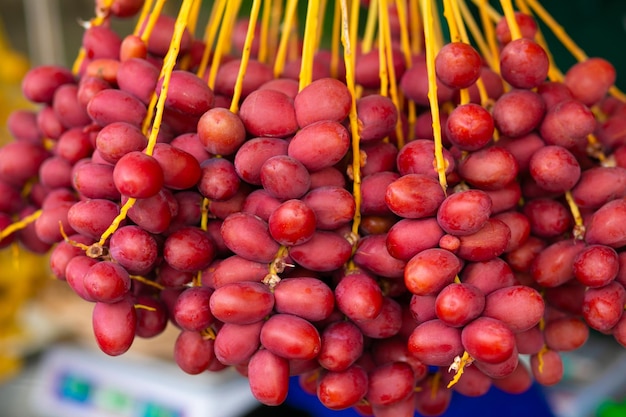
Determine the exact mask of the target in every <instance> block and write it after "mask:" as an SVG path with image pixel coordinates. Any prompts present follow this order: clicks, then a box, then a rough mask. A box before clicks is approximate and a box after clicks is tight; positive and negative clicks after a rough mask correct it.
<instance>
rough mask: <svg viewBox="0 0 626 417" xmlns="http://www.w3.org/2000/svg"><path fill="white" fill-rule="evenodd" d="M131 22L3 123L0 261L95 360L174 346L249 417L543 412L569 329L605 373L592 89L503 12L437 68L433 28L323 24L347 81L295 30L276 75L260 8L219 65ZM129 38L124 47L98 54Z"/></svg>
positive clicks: (530, 20) (614, 220)
mask: <svg viewBox="0 0 626 417" xmlns="http://www.w3.org/2000/svg"><path fill="white" fill-rule="evenodd" d="M145 3H146V4H144V1H141V0H112V1H106V0H99V1H97V2H96V4H97V11H98V15H97V18H95V19H94V20H93V21H92V22H91V24H90V25H89V27H88V28H87V29H86V30H85V33H84V37H83V42H82V49H81V53H80V54H79V59H78V60H77V62H76V65H75V68H74V69H73V70H69V69H67V68H63V67H59V66H50V65H44V66H40V67H37V68H33V69H32V70H31V71H29V72H28V74H27V75H26V76H25V77H24V80H23V93H24V96H25V97H26V98H28V99H29V100H30V101H32V102H33V103H37V104H39V105H40V108H39V109H38V110H36V111H30V110H19V111H15V112H13V113H12V114H11V116H10V117H9V120H8V127H9V129H10V131H11V133H12V135H13V137H14V141H13V142H11V143H9V144H7V145H6V146H4V147H2V148H1V149H0V192H1V194H2V195H3V197H4V198H3V199H2V201H0V230H1V232H0V233H2V234H1V235H0V238H1V240H0V244H1V245H2V247H7V246H8V245H10V244H12V243H18V244H19V245H20V247H21V248H23V249H26V250H29V251H32V252H36V253H41V254H43V253H48V252H50V268H51V270H52V272H53V274H54V275H55V276H56V277H57V278H58V279H60V280H65V281H66V282H67V284H68V285H69V286H70V287H71V288H72V289H73V290H74V291H75V292H76V294H77V295H78V296H80V297H82V298H83V299H84V300H86V301H87V302H91V303H93V305H94V309H93V322H92V323H93V331H94V335H95V339H96V341H97V343H98V345H99V346H100V348H101V349H102V351H104V352H105V353H107V354H109V355H120V354H123V353H124V352H126V351H127V350H128V349H129V348H130V346H131V344H132V343H133V340H134V338H135V337H142V338H150V337H153V336H155V335H157V334H160V333H161V332H162V331H163V330H164V329H165V327H166V326H168V325H170V326H176V327H177V328H178V329H180V335H179V336H178V338H177V340H176V342H175V345H174V347H173V351H174V353H173V357H174V359H175V361H176V363H177V364H178V365H179V366H180V368H181V369H183V370H184V371H185V372H187V373H190V374H197V373H201V372H205V371H207V370H209V371H220V370H222V369H225V368H227V367H235V368H236V369H237V370H238V371H239V372H240V373H241V374H243V375H245V376H247V377H248V379H249V382H250V388H251V391H252V393H253V394H254V396H255V397H256V398H257V399H258V400H259V401H260V402H262V403H264V404H268V405H277V404H280V403H282V402H283V401H284V400H285V398H286V396H287V389H288V381H289V378H290V377H291V376H296V375H298V376H299V377H300V381H301V385H302V386H303V387H304V388H305V389H306V390H307V391H310V392H311V393H315V394H316V395H317V396H318V398H319V400H320V401H321V402H322V403H323V404H324V405H325V406H327V407H328V408H330V409H344V408H349V407H354V408H356V409H357V410H358V411H359V412H360V413H362V414H364V415H372V414H373V415H376V416H378V417H382V416H394V417H397V416H411V415H413V414H414V412H415V410H417V411H418V412H419V413H421V414H423V415H439V414H441V413H443V412H444V411H445V409H446V408H447V406H448V404H449V402H450V400H451V395H452V392H453V391H456V392H459V393H462V394H464V395H468V396H480V395H483V394H485V393H486V392H487V391H488V390H489V388H490V387H491V386H492V385H493V386H496V387H498V388H500V389H502V390H504V391H506V392H510V393H521V392H523V391H525V390H526V389H528V387H529V386H530V384H531V383H532V381H533V380H536V381H537V382H539V383H541V384H544V385H552V384H556V383H558V382H559V381H560V379H561V377H562V375H563V363H562V361H561V356H560V354H559V352H563V351H570V350H574V349H577V348H579V347H581V346H582V345H583V344H584V343H585V341H586V340H587V338H588V336H589V332H590V328H591V329H593V330H596V331H599V332H602V333H605V334H607V335H612V336H613V337H614V338H615V339H616V340H617V342H619V343H620V344H622V345H626V316H624V315H623V311H624V306H625V304H626V290H625V286H626V251H624V247H625V246H626V200H625V199H624V197H625V196H626V137H625V136H624V134H623V130H624V124H625V123H626V106H625V105H624V101H623V100H622V99H621V96H620V94H619V91H616V90H615V87H613V84H614V82H615V78H616V74H615V70H614V68H613V66H612V65H611V64H610V63H609V62H607V61H606V60H604V59H601V58H586V59H581V61H580V62H579V63H577V64H576V65H574V66H572V67H571V68H569V69H568V70H567V71H566V73H565V74H561V73H559V72H558V70H557V69H556V68H555V67H554V64H553V63H552V62H551V58H550V55H549V51H548V50H547V49H546V47H545V45H543V44H542V42H541V36H540V35H541V34H540V33H539V31H538V27H537V24H536V21H535V19H534V17H533V15H532V14H531V13H530V9H528V10H525V11H523V12H522V11H516V12H514V11H513V9H512V7H511V5H510V2H505V1H503V2H502V5H503V9H504V16H500V15H497V12H496V11H495V10H493V9H491V8H488V5H487V4H486V2H485V1H478V2H477V3H479V4H481V13H482V14H484V16H483V17H485V19H484V21H483V24H484V25H485V28H484V29H483V31H484V33H485V34H487V39H486V41H485V40H484V39H483V41H484V43H489V44H491V45H492V48H486V49H482V50H481V52H480V53H479V52H478V51H477V50H476V49H475V48H474V47H473V46H471V45H470V43H469V42H468V41H467V40H466V38H467V35H466V34H465V26H464V25H463V22H464V21H467V22H470V21H471V20H470V17H469V15H465V14H463V13H462V10H463V7H465V3H464V2H462V1H447V2H445V5H446V10H445V15H446V16H447V18H448V23H449V27H450V35H451V38H452V40H451V41H450V42H448V43H446V44H445V45H444V44H440V45H439V46H437V41H436V39H435V38H437V36H436V35H437V32H436V30H434V27H433V24H432V21H431V20H429V19H428V18H426V19H424V20H423V22H422V21H421V20H419V21H416V16H418V15H419V14H420V13H421V14H422V15H424V16H432V14H433V13H434V11H433V4H432V3H433V2H431V1H422V2H421V3H420V7H418V4H417V3H418V2H408V3H405V2H402V1H397V2H393V3H392V4H391V3H390V4H389V5H388V4H387V2H386V1H383V0H379V1H378V2H362V3H363V5H364V6H367V5H369V13H370V14H373V15H375V14H376V13H378V14H379V16H380V17H379V19H378V32H379V38H380V40H379V43H378V46H377V47H375V46H373V45H372V44H373V42H372V37H369V38H368V35H367V33H368V31H366V34H365V35H363V38H362V39H360V40H359V42H355V39H356V35H355V34H356V33H357V32H356V31H355V30H350V29H349V27H348V26H349V25H347V23H346V22H348V21H351V22H352V20H350V19H348V17H349V16H356V15H358V11H359V10H358V8H359V4H358V2H353V4H354V3H356V7H353V8H352V12H350V10H349V9H348V8H347V7H346V6H347V5H346V2H337V8H336V11H337V13H336V16H337V20H336V22H340V23H342V24H337V25H335V26H334V27H335V28H336V30H337V32H334V33H335V34H337V37H336V39H339V33H341V35H342V38H343V50H344V60H338V59H337V49H333V48H331V49H329V50H324V49H321V48H316V47H315V38H316V36H315V32H314V30H315V28H316V27H317V25H315V24H314V23H313V24H309V23H308V22H309V17H310V16H311V15H313V16H315V15H317V14H318V13H319V11H318V10H315V9H313V10H309V14H308V15H307V25H306V26H307V27H306V29H305V34H304V40H303V42H302V43H299V42H298V39H297V38H293V37H292V39H291V40H290V39H289V36H288V35H287V36H284V37H283V38H281V40H282V39H285V43H283V42H275V45H279V44H280V46H278V48H277V52H276V53H275V54H274V55H272V54H268V52H267V50H265V49H264V48H266V47H268V45H271V44H272V42H270V41H271V39H269V38H263V36H262V34H263V33H265V35H267V33H268V32H270V29H271V25H267V24H265V25H262V26H261V30H260V31H259V30H258V27H257V26H255V24H256V20H255V19H256V16H257V14H258V12H259V4H260V2H258V1H255V2H253V10H252V12H251V15H250V18H249V19H244V20H240V21H237V20H236V19H235V17H236V7H237V6H236V4H238V2H229V3H228V5H227V4H226V3H227V2H225V1H221V2H220V1H217V2H215V8H216V9H215V13H216V14H215V15H216V16H218V18H217V20H220V18H219V16H222V18H221V22H222V28H221V30H220V31H219V37H218V38H217V40H216V39H215V36H217V32H218V30H217V26H216V25H215V24H214V25H213V26H211V25H210V26H209V27H208V28H209V30H208V31H207V33H208V35H207V37H206V38H204V39H199V38H196V37H195V36H194V34H193V29H192V28H193V27H194V25H193V24H192V22H193V17H194V15H195V14H197V11H198V9H197V8H198V7H199V3H200V2H198V1H196V2H194V1H189V0H186V1H184V2H183V4H182V5H181V8H180V14H179V16H178V17H177V18H174V17H171V16H168V15H166V14H163V13H161V12H160V8H159V6H162V4H163V2H162V1H160V2H157V5H156V6H155V8H154V9H153V10H152V12H150V7H151V6H150V4H152V2H145ZM275 3H276V4H279V3H280V2H275ZM290 3H291V2H289V3H288V4H287V7H286V11H285V16H290V14H289V10H291V9H290ZM311 4H317V2H311ZM311 4H310V5H309V7H311ZM520 4H521V5H523V6H524V7H525V8H527V7H528V5H533V7H534V8H533V10H539V11H541V10H542V9H541V8H539V7H540V6H538V5H537V4H536V2H534V1H531V0H527V1H525V2H520ZM279 6H280V4H279ZM318 6H319V5H318ZM407 6H408V9H407ZM460 6H463V7H460ZM194 7H195V9H194ZM220 7H221V9H220ZM231 7H232V8H234V9H231ZM274 7H276V5H274ZM220 10H221V12H220ZM279 10H280V9H279ZM488 10H490V11H491V13H490V14H489V13H487V11H488ZM194 11H195V13H194ZM140 12H141V15H140V16H139V18H138V25H137V31H136V32H135V33H133V34H129V35H126V36H125V37H121V36H120V35H119V34H117V33H116V32H115V31H114V30H113V29H112V28H111V26H110V22H111V20H113V19H118V18H129V17H132V16H135V15H136V14H138V13H140ZM292 12H293V11H292ZM219 13H222V14H221V15H220V14H219ZM350 13H352V14H350ZM459 13H460V14H459ZM461 14H462V15H463V18H460V17H459V16H460V15H461ZM268 15H269V14H268ZM494 15H497V16H494ZM407 16H409V17H407ZM450 16H452V17H450ZM455 16H456V18H455ZM287 20H288V19H286V21H287ZM312 21H313V22H314V19H312ZM374 21H375V20H374ZM229 22H230V23H229ZM421 23H423V24H424V25H423V32H421V31H420V30H418V29H420V28H421V27H422V26H421ZM468 26H470V25H468ZM283 30H284V31H287V29H285V28H283ZM334 30H335V29H333V31H334ZM341 30H343V31H344V32H341ZM254 33H256V34H257V36H256V37H253V36H252V35H253V34H254ZM489 33H491V37H489V35H488V34H489ZM478 35H480V33H478V34H474V37H478V38H479V36H478ZM211 36H213V38H211ZM259 38H261V39H263V40H264V41H266V42H264V41H259ZM209 39H212V40H209ZM268 39H269V40H268ZM277 39H278V38H277ZM277 39H276V40H277ZM293 39H295V42H293ZM350 39H352V41H350ZM215 40H216V43H217V45H218V46H216V47H215V48H210V47H207V45H210V46H211V45H213V41H215ZM228 40H229V41H230V42H231V43H232V45H229V44H228V42H227V41H228ZM290 42H291V49H293V50H295V54H292V55H293V56H290V57H287V58H285V57H284V56H283V58H284V62H282V64H283V65H279V64H276V63H280V59H279V57H280V56H281V51H282V52H285V50H286V49H282V48H281V46H284V45H288V44H290ZM350 42H352V43H350ZM223 45H227V47H224V46H223ZM225 51H227V53H225ZM270 55H271V56H272V58H271V59H269V58H268V56H270ZM272 64H274V65H272ZM616 97H617V98H616ZM521 355H524V356H527V357H528V358H529V361H522V360H520V356H521Z"/></svg>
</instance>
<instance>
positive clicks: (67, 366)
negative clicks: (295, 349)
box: [30, 347, 259, 417]
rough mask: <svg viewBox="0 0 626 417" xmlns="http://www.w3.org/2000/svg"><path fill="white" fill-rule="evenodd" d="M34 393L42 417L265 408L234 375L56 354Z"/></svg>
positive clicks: (83, 353) (230, 416)
mask: <svg viewBox="0 0 626 417" xmlns="http://www.w3.org/2000/svg"><path fill="white" fill-rule="evenodd" d="M36 380H37V384H36V386H35V387H34V388H35V389H34V390H33V392H32V400H31V401H30V403H31V404H32V405H33V408H34V409H35V410H34V411H35V412H36V415H37V416H41V417H239V416H241V415H244V414H246V413H247V412H249V411H250V410H252V409H253V408H255V407H257V406H258V405H259V403H258V402H257V401H256V400H255V399H254V397H253V396H252V394H251V393H250V388H249V386H248V382H247V380H246V379H245V378H243V377H241V376H240V375H238V374H236V373H235V372H234V371H233V372H230V371H226V372H219V373H209V372H207V373H204V374H201V375H187V374H185V373H184V372H183V371H181V370H180V369H178V367H177V366H176V365H175V364H174V363H170V362H167V361H163V360H156V359H145V358H129V357H109V356H106V355H104V354H103V353H101V352H97V351H93V350H89V349H80V348H76V347H57V348H54V349H51V350H50V352H48V353H47V354H46V355H45V357H44V358H43V359H42V361H41V363H40V364H39V369H38V377H37V378H36Z"/></svg>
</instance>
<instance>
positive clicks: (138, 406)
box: [54, 371, 185, 417]
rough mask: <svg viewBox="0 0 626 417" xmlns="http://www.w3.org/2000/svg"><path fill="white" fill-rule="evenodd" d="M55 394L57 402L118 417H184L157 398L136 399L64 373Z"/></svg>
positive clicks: (57, 381) (89, 380) (87, 379)
mask: <svg viewBox="0 0 626 417" xmlns="http://www.w3.org/2000/svg"><path fill="white" fill-rule="evenodd" d="M55 385H56V386H55V387H54V393H55V395H56V397H57V398H58V400H59V401H61V402H67V403H72V404H75V405H77V406H82V407H85V408H86V409H87V408H92V409H95V410H101V411H103V412H108V413H111V414H113V415H116V416H118V415H119V416H120V417H184V416H185V413H184V411H183V410H181V409H178V408H177V407H172V406H168V405H165V404H163V403H160V402H159V401H158V400H156V399H149V398H137V397H136V396H132V395H129V394H128V393H127V392H123V391H121V390H119V389H117V388H115V387H110V386H106V385H103V384H101V383H98V381H94V380H91V379H89V378H87V377H85V376H83V375H80V374H77V373H72V372H71V371H65V372H62V373H60V374H59V375H58V376H57V378H56V384H55Z"/></svg>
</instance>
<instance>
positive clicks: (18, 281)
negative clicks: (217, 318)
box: [0, 0, 626, 417]
mask: <svg viewBox="0 0 626 417" xmlns="http://www.w3.org/2000/svg"><path fill="white" fill-rule="evenodd" d="M178 4H179V2H177V1H173V2H170V4H169V5H168V6H167V7H169V8H170V9H172V10H173V11H175V10H176V8H177V5H178ZM542 4H543V5H544V7H545V8H546V9H547V10H548V11H549V12H550V13H551V14H552V15H553V16H554V17H555V18H556V20H557V21H558V22H559V23H560V24H561V25H562V26H563V27H564V28H565V29H566V30H567V32H568V33H569V34H570V35H571V36H572V38H573V39H574V41H575V42H576V43H577V44H578V45H579V46H580V47H581V48H582V49H583V50H585V51H586V52H587V54H588V55H590V56H600V57H603V58H606V59H608V60H609V61H611V62H612V63H613V64H614V65H615V67H616V68H617V73H618V78H617V85H618V86H619V87H620V88H621V89H622V90H624V89H626V54H625V53H624V44H626V2H624V1H623V0H570V1H568V2H563V1H559V0H544V1H542ZM244 7H245V6H244ZM93 14H94V10H93V0H0V141H2V142H3V141H6V140H9V138H8V136H7V133H6V131H5V130H4V122H5V120H6V117H7V116H8V114H9V112H10V111H11V110H12V109H16V108H24V107H27V106H29V105H30V104H28V103H27V102H25V101H24V100H23V98H22V97H21V92H20V81H21V78H22V76H23V75H24V73H25V72H26V70H27V69H28V68H29V67H30V66H34V65H40V64H60V65H64V66H71V63H72V62H73V60H74V57H75V55H76V52H77V51H78V48H79V46H80V42H81V36H82V32H83V28H82V27H81V25H80V22H81V20H89V19H90V18H91V17H92V16H93ZM116 25H119V30H120V33H128V32H129V31H131V30H132V27H133V26H134V22H116ZM544 33H545V32H544ZM547 38H548V41H549V42H550V44H551V49H552V52H553V54H554V55H555V58H556V60H557V62H558V64H559V67H560V68H562V69H565V68H567V67H569V66H570V65H572V64H573V63H574V60H573V58H571V56H570V55H569V54H568V53H567V52H566V51H565V50H564V49H563V48H561V47H560V46H559V45H558V43H557V42H555V40H554V38H553V37H551V36H550V35H549V34H548V35H547ZM0 198H2V196H0ZM9 252H10V251H6V250H5V251H3V252H0V415H2V416H5V417H72V416H77V417H105V416H106V417H183V416H185V417H242V416H247V417H251V416H262V415H267V416H280V415H286V416H287V415H288V416H298V415H302V416H312V417H313V416H325V415H328V416H345V417H350V416H357V414H356V413H354V412H352V411H345V412H330V411H327V410H325V409H324V408H323V407H322V406H321V405H319V403H318V402H317V400H316V399H315V398H314V397H313V396H311V395H308V394H305V393H303V392H301V391H300V390H299V389H298V384H297V381H295V380H294V381H293V384H292V385H293V387H292V390H291V392H292V393H291V394H290V397H289V400H288V402H287V404H286V405H285V407H282V408H272V409H268V408H266V407H261V406H259V404H258V403H257V402H256V401H255V400H254V399H253V398H252V397H251V395H250V394H249V391H248V386H247V381H246V380H245V379H243V378H241V377H240V376H238V374H236V373H235V372H230V371H228V372H224V373H219V374H215V375H201V376H193V377H192V376H189V375H186V374H183V373H182V371H180V370H178V368H177V367H176V366H175V365H174V364H173V362H172V357H171V356H172V353H171V349H172V346H173V340H174V338H175V337H176V331H175V330H174V329H172V328H171V327H172V326H170V328H169V329H168V330H167V331H166V332H165V333H164V334H163V335H161V336H158V339H157V340H155V339H150V340H140V339H137V341H136V343H135V344H134V345H133V347H132V348H131V351H130V352H128V353H127V354H126V355H124V356H123V357H119V358H110V357H107V356H105V355H103V354H101V353H99V351H98V349H97V347H95V343H94V342H93V336H92V334H91V322H90V317H91V305H89V304H88V303H85V302H83V301H82V300H80V299H79V298H78V297H77V296H75V295H74V294H73V293H72V292H71V291H70V290H69V288H68V287H67V286H66V285H65V284H64V283H61V282H57V281H54V280H52V279H50V278H49V274H48V272H47V265H46V263H47V259H46V258H36V257H31V256H28V255H26V254H20V256H19V257H18V258H17V261H16V258H15V257H13V256H12V255H11V253H9ZM16 262H19V264H16ZM18 271H19V272H18ZM565 363H566V375H565V380H564V381H563V383H562V384H560V385H559V386H558V387H554V388H550V389H542V388H539V387H533V388H532V389H531V391H530V392H528V393H527V394H524V395H523V396H515V397H513V396H508V395H505V394H502V393H501V392H498V391H497V390H493V392H490V394H489V395H488V396H486V397H485V398H479V399H469V398H463V397H461V396H458V395H457V396H455V398H454V399H453V402H452V406H451V408H450V410H449V411H448V412H447V413H446V414H445V415H446V416H457V415H458V416H461V415H463V416H473V415H476V416H482V417H485V416H491V415H493V416H512V417H514V416H520V417H521V416H529V415H533V416H546V417H549V416H554V417H591V416H598V417H613V416H624V415H626V405H625V403H624V399H625V398H626V355H625V353H624V350H623V349H621V348H618V347H617V345H616V344H615V342H613V340H607V339H606V338H604V337H602V336H601V335H598V334H593V335H592V338H591V339H590V341H589V343H588V344H587V346H586V347H585V348H583V349H581V350H580V351H577V352H575V353H573V354H571V355H566V356H565Z"/></svg>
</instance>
